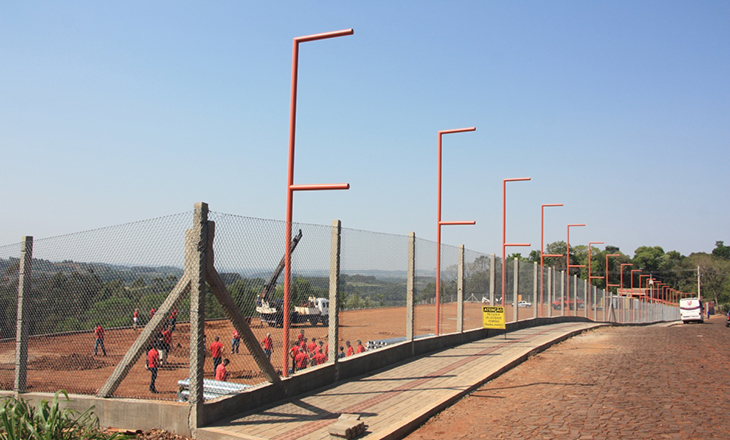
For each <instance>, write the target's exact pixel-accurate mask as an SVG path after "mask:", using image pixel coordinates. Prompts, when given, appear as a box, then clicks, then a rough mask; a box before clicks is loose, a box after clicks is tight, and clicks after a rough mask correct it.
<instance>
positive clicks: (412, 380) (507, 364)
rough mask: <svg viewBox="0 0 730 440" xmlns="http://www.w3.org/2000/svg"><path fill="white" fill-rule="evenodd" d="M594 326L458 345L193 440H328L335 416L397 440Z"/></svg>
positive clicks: (562, 327)
mask: <svg viewBox="0 0 730 440" xmlns="http://www.w3.org/2000/svg"><path fill="white" fill-rule="evenodd" d="M596 327H598V325H597V324H593V323H562V324H553V325H550V326H543V327H535V328H530V329H524V330H520V331H517V332H512V333H509V334H507V335H506V336H497V337H492V338H488V339H483V340H480V341H476V342H472V343H468V344H464V345H461V346H458V347H454V348H451V349H447V350H443V351H440V352H437V353H433V354H431V355H428V356H423V357H420V358H417V359H415V360H413V361H410V362H406V363H403V364H400V365H397V366H395V367H393V368H390V369H387V370H382V371H378V372H375V373H373V374H370V375H367V376H364V377H360V378H359V379H357V380H352V381H348V382H344V383H340V384H338V385H336V386H333V387H330V388H326V389H323V390H319V391H318V392H317V393H312V394H308V395H305V396H301V397H298V398H295V399H292V400H289V401H286V402H280V403H279V404H277V405H276V406H273V407H271V408H267V409H263V410H261V411H257V412H256V413H253V414H242V415H240V416H237V417H234V418H231V419H229V420H225V421H223V422H221V423H219V424H217V425H215V426H209V427H206V428H203V429H200V430H198V432H197V435H196V438H199V439H207V440H220V439H232V438H233V439H235V438H245V439H277V440H284V439H287V440H288V439H329V438H330V437H329V433H328V427H329V426H330V425H332V424H333V423H334V422H335V421H336V420H337V417H339V415H340V414H343V413H356V414H360V415H361V417H362V420H363V421H364V422H365V423H366V424H367V426H368V432H367V434H366V435H365V436H363V437H362V438H367V439H388V438H401V437H402V436H403V435H405V434H407V433H408V432H410V431H412V430H413V429H415V428H417V427H418V426H419V425H421V424H422V423H423V422H425V421H426V420H428V418H429V417H430V416H432V415H433V414H435V413H437V412H438V411H440V410H442V409H444V408H446V407H448V406H449V405H450V404H452V403H453V402H455V401H456V400H458V399H459V398H461V397H462V396H464V395H465V394H467V393H468V392H469V391H471V390H474V389H475V388H476V387H477V386H479V385H481V384H483V383H484V382H486V381H487V380H489V379H491V378H494V377H496V376H498V375H499V374H500V373H501V372H503V371H506V370H508V369H509V368H512V367H513V366H514V365H517V364H519V363H521V362H523V361H524V360H525V359H527V357H528V355H529V354H530V353H533V352H535V351H536V350H540V349H543V348H545V347H548V346H550V345H551V344H553V343H555V341H558V340H562V339H566V338H568V337H570V336H571V335H573V334H577V333H580V332H583V331H585V330H587V329H590V328H596Z"/></svg>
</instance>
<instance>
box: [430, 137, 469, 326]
mask: <svg viewBox="0 0 730 440" xmlns="http://www.w3.org/2000/svg"><path fill="white" fill-rule="evenodd" d="M474 130H476V127H468V128H456V129H453V130H442V131H439V151H438V195H437V204H438V215H437V219H436V241H437V242H438V244H437V245H436V335H439V334H441V333H440V332H439V331H440V327H439V324H440V322H441V315H440V312H441V308H440V307H441V226H443V225H474V224H476V222H475V221H451V222H444V221H441V157H442V154H441V138H442V137H443V135H445V134H451V133H463V132H465V131H474Z"/></svg>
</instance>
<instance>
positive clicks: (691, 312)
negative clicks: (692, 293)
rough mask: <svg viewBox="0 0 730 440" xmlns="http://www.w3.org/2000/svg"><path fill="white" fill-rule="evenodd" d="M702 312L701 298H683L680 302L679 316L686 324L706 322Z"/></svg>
mask: <svg viewBox="0 0 730 440" xmlns="http://www.w3.org/2000/svg"><path fill="white" fill-rule="evenodd" d="M702 312H703V310H702V301H700V300H699V298H682V299H680V300H679V314H680V316H681V317H682V322H683V323H684V324H686V323H688V322H705V319H704V317H703V314H702Z"/></svg>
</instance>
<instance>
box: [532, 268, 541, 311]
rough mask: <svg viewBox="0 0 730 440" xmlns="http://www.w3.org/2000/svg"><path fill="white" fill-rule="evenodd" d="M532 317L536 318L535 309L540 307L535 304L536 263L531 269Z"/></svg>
mask: <svg viewBox="0 0 730 440" xmlns="http://www.w3.org/2000/svg"><path fill="white" fill-rule="evenodd" d="M532 305H533V309H532V317H533V318H537V308H538V306H539V307H542V304H538V303H537V261H535V263H534V264H533V267H532Z"/></svg>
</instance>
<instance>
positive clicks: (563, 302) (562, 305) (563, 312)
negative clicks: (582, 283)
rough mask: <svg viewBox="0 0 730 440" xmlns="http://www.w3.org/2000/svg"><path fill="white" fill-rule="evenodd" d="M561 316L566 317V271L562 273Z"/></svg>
mask: <svg viewBox="0 0 730 440" xmlns="http://www.w3.org/2000/svg"><path fill="white" fill-rule="evenodd" d="M560 316H565V271H564V270H561V271H560Z"/></svg>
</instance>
